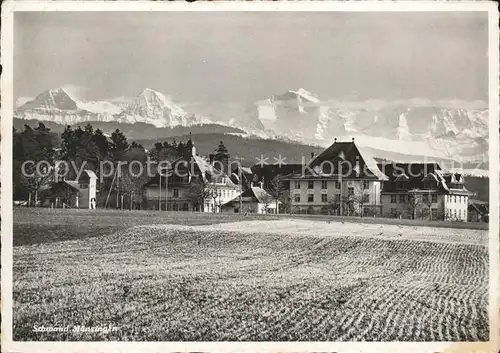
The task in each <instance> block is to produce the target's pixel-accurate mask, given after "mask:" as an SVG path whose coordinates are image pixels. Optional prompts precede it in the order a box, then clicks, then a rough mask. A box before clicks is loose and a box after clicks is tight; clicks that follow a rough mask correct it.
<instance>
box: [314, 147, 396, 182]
mask: <svg viewBox="0 0 500 353" xmlns="http://www.w3.org/2000/svg"><path fill="white" fill-rule="evenodd" d="M325 161H329V162H334V163H335V162H341V161H349V162H350V163H351V165H352V166H355V165H356V162H357V161H359V163H360V165H359V170H358V171H356V170H354V169H355V167H352V168H350V169H352V170H351V173H350V175H345V172H344V173H342V174H343V175H342V176H343V177H358V176H359V177H371V178H376V179H379V180H388V178H387V176H386V175H385V174H384V173H383V172H382V171H381V170H380V169H379V167H378V165H377V162H376V160H375V157H374V156H373V155H372V153H371V152H370V151H369V150H368V149H366V148H363V147H361V146H358V145H356V143H355V142H354V141H352V142H337V141H335V142H334V143H333V144H332V145H331V146H330V147H328V148H327V149H326V150H324V151H323V152H322V153H320V154H319V155H318V156H316V157H315V158H313V159H312V160H311V161H310V162H309V164H308V166H309V168H311V169H313V170H314V167H319V166H321V164H322V163H323V162H325ZM357 172H359V174H358V175H356V174H355V173H357ZM365 172H366V173H365ZM323 173H324V171H323Z"/></svg>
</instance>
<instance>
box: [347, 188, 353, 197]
mask: <svg viewBox="0 0 500 353" xmlns="http://www.w3.org/2000/svg"><path fill="white" fill-rule="evenodd" d="M347 195H349V196H352V195H354V188H353V187H352V186H349V187H348V188H347Z"/></svg>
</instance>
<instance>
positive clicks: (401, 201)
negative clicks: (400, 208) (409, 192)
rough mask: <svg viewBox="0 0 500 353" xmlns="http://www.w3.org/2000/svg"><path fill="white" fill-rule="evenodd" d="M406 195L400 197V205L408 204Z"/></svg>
mask: <svg viewBox="0 0 500 353" xmlns="http://www.w3.org/2000/svg"><path fill="white" fill-rule="evenodd" d="M405 196H406V195H399V203H405V202H406V197H405Z"/></svg>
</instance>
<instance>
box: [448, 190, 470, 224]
mask: <svg viewBox="0 0 500 353" xmlns="http://www.w3.org/2000/svg"><path fill="white" fill-rule="evenodd" d="M468 204H469V200H468V197H467V196H464V195H445V196H444V212H445V214H446V215H447V217H446V218H447V219H450V220H455V219H458V220H462V221H467V209H468Z"/></svg>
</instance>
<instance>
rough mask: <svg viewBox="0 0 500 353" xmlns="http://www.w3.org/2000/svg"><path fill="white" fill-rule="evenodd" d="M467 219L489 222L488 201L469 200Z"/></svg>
mask: <svg viewBox="0 0 500 353" xmlns="http://www.w3.org/2000/svg"><path fill="white" fill-rule="evenodd" d="M467 213H468V214H467V220H468V221H469V222H488V219H489V208H488V203H487V202H484V201H480V200H469V206H468V212H467Z"/></svg>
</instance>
